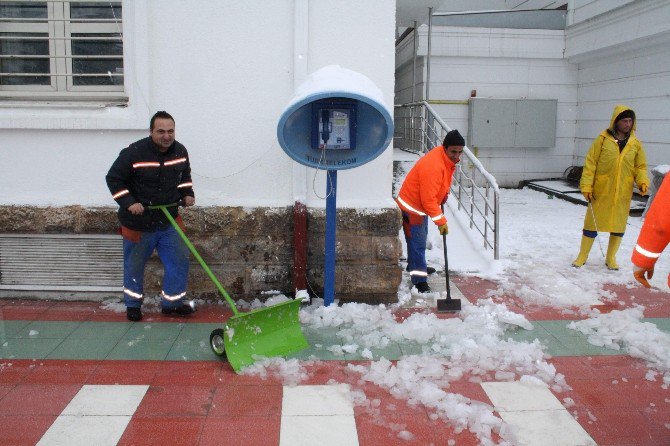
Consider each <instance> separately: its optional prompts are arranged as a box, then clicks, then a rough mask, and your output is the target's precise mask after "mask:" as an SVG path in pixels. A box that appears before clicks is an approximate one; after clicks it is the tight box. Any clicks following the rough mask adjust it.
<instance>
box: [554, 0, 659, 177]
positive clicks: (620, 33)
mask: <svg viewBox="0 0 670 446" xmlns="http://www.w3.org/2000/svg"><path fill="white" fill-rule="evenodd" d="M566 39H567V42H568V50H567V51H566V54H567V56H568V57H569V59H570V60H571V61H573V62H575V63H576V64H578V67H579V89H578V111H579V112H578V120H577V128H576V133H575V136H576V141H575V145H576V151H575V164H583V162H584V156H585V155H586V152H587V151H588V148H589V147H590V145H591V142H592V141H593V139H594V138H595V137H596V136H597V135H598V134H599V133H600V132H601V131H602V130H603V129H605V128H606V127H607V126H608V125H609V120H610V118H611V115H612V110H613V108H614V106H615V105H616V104H625V105H628V106H629V107H631V108H633V109H634V110H635V112H636V116H637V131H636V133H637V136H638V138H640V140H641V141H642V143H643V146H644V148H645V151H646V153H647V161H648V165H649V168H653V167H654V166H656V165H658V164H668V163H670V157H669V156H668V153H670V46H669V45H668V44H670V2H669V1H667V0H648V1H636V2H629V4H627V5H625V6H624V7H620V8H617V9H612V10H611V11H609V12H605V13H603V14H601V15H599V16H597V17H596V18H594V19H593V20H591V21H587V22H583V23H578V24H575V25H574V26H571V27H569V28H568V29H567V30H566Z"/></svg>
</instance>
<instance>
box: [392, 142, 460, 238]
mask: <svg viewBox="0 0 670 446" xmlns="http://www.w3.org/2000/svg"><path fill="white" fill-rule="evenodd" d="M455 170H456V164H454V163H453V162H452V161H451V160H450V159H449V158H448V157H447V153H446V151H445V150H444V147H443V146H437V147H434V148H433V149H432V150H431V151H430V152H428V153H426V154H425V155H424V156H423V157H421V158H420V159H419V160H418V161H417V162H416V163H415V164H414V167H412V170H410V171H409V173H408V174H407V177H406V178H405V181H404V182H403V184H402V187H401V188H400V192H399V193H398V198H397V199H396V202H397V203H398V206H400V209H402V210H403V211H405V212H408V213H411V214H415V215H421V216H423V215H427V216H428V218H430V219H431V220H432V221H433V222H434V223H435V224H436V225H438V226H440V225H443V224H445V223H446V222H447V218H446V217H445V216H444V214H443V213H442V210H441V209H440V205H441V204H442V203H444V202H445V201H446V200H447V196H448V194H449V188H450V187H451V179H452V177H453V175H454V171H455Z"/></svg>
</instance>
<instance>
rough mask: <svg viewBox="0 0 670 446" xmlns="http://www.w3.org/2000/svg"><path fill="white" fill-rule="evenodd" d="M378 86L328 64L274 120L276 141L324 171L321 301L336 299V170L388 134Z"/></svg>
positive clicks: (371, 150)
mask: <svg viewBox="0 0 670 446" xmlns="http://www.w3.org/2000/svg"><path fill="white" fill-rule="evenodd" d="M383 96H384V95H383V94H382V92H381V90H379V88H378V87H377V86H376V85H375V84H374V83H373V82H372V81H371V80H370V79H368V78H367V77H365V76H363V75H362V74H360V73H357V72H355V71H351V70H347V69H345V68H341V67H339V66H336V65H330V66H327V67H324V68H321V69H320V70H317V71H316V72H314V73H312V74H311V75H310V76H308V77H307V79H306V80H305V81H304V82H303V83H302V84H301V85H300V86H299V87H298V89H297V90H296V94H295V96H294V97H293V99H292V100H291V102H289V104H288V105H287V106H286V108H285V110H284V112H283V113H282V115H281V117H280V119H279V123H278V124H277V139H278V140H279V145H280V146H281V147H282V149H283V150H284V152H286V154H287V155H288V156H289V157H291V158H292V159H293V160H295V161H296V162H298V163H300V164H302V165H305V166H308V167H312V168H315V169H320V170H325V171H326V239H325V259H324V260H325V263H324V285H323V289H324V304H325V305H326V306H328V305H331V304H332V303H333V302H334V301H335V251H336V249H335V247H336V232H337V206H336V204H337V171H338V170H341V169H352V168H354V167H358V166H360V165H363V164H365V163H367V162H370V161H372V160H373V159H375V158H376V157H378V156H379V155H380V154H381V153H382V152H383V151H384V150H386V148H387V147H388V145H389V144H390V142H391V139H392V138H393V119H392V118H391V112H390V109H389V108H388V107H386V105H384V99H383Z"/></svg>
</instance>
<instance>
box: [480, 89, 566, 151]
mask: <svg viewBox="0 0 670 446" xmlns="http://www.w3.org/2000/svg"><path fill="white" fill-rule="evenodd" d="M469 102H470V105H469V109H470V110H469V118H470V121H469V134H468V146H469V147H554V146H555V145H556V110H557V107H558V100H556V99H489V98H470V101H469Z"/></svg>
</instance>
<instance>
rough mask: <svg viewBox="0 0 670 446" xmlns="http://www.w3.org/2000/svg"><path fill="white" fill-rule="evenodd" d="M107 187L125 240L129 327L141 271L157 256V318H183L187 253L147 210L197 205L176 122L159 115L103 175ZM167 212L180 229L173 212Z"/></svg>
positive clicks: (137, 312)
mask: <svg viewBox="0 0 670 446" xmlns="http://www.w3.org/2000/svg"><path fill="white" fill-rule="evenodd" d="M106 180H107V186H108V187H109V191H110V192H111V194H112V198H113V199H114V200H115V201H116V202H117V204H118V205H119V211H118V217H119V222H120V223H121V235H122V236H123V298H124V302H125V304H126V316H127V318H128V320H129V321H139V320H141V319H142V310H141V307H142V302H143V300H144V268H145V266H146V263H147V260H149V257H150V256H151V253H152V252H153V251H154V250H156V251H157V252H158V257H159V258H160V259H161V262H162V263H163V266H164V268H165V274H164V275H163V291H162V292H161V312H162V313H163V314H167V315H169V314H177V315H179V316H186V315H188V314H191V313H193V311H194V307H193V306H192V305H189V302H188V300H187V299H186V284H187V281H188V269H189V251H188V247H187V246H186V244H185V243H184V242H183V241H182V240H181V238H180V237H179V234H178V233H177V231H176V230H175V229H174V228H173V227H172V225H171V224H170V221H169V220H168V219H167V217H166V216H165V214H163V212H162V211H161V210H159V209H147V208H145V206H146V205H157V204H158V205H160V204H173V203H178V202H180V201H181V202H183V205H184V206H193V205H194V204H195V194H194V193H193V182H192V181H191V164H190V161H189V156H188V152H187V150H186V147H184V146H183V145H182V144H180V143H179V142H178V141H176V140H175V122H174V118H173V117H172V116H171V115H170V114H169V113H167V112H165V111H159V112H157V113H156V114H155V115H154V116H153V117H152V118H151V121H150V123H149V136H148V137H147V138H144V139H141V140H139V141H136V142H134V143H132V144H130V145H129V146H128V147H127V148H125V149H123V150H122V151H121V153H120V154H119V156H118V158H117V159H116V161H114V164H112V167H111V168H110V169H109V172H108V173H107V177H106ZM168 211H169V212H170V214H171V215H172V217H174V219H175V220H176V221H177V223H178V224H179V225H180V226H182V228H183V222H182V219H181V217H180V216H179V209H178V207H177V206H171V207H169V208H168Z"/></svg>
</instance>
